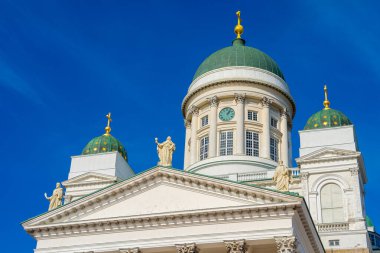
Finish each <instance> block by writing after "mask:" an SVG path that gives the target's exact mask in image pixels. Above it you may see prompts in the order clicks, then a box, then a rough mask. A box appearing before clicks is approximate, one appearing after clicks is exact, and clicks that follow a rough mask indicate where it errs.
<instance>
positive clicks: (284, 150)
mask: <svg viewBox="0 0 380 253" xmlns="http://www.w3.org/2000/svg"><path fill="white" fill-rule="evenodd" d="M280 131H281V133H282V139H281V160H282V161H283V162H284V165H285V166H286V167H289V153H288V149H289V147H288V111H287V109H286V108H284V109H283V110H282V111H281V127H280Z"/></svg>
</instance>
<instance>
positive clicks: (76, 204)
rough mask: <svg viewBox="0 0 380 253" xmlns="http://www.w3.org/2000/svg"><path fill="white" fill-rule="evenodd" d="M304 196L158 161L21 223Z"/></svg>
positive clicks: (166, 212) (171, 212)
mask: <svg viewBox="0 0 380 253" xmlns="http://www.w3.org/2000/svg"><path fill="white" fill-rule="evenodd" d="M301 201H302V198H299V197H297V196H292V195H288V194H284V193H281V192H276V191H273V190H268V189H263V188H258V187H255V186H251V185H244V184H239V183H236V182H230V181H226V180H222V179H217V178H211V177H207V176H203V175H198V174H192V173H188V172H183V171H177V170H174V169H168V168H164V167H156V168H154V169H151V170H148V171H146V172H144V173H142V174H140V175H137V176H135V177H133V178H130V179H128V180H125V181H122V182H118V183H115V184H114V185H112V186H109V187H106V188H104V189H102V190H99V191H97V192H95V193H93V194H90V195H88V196H86V197H83V198H81V199H78V200H76V201H73V202H71V203H69V204H66V205H64V206H62V207H60V208H57V209H55V210H52V211H50V212H47V213H45V214H43V215H41V216H38V217H36V218H33V219H31V220H28V221H26V222H24V223H23V226H24V227H25V228H26V229H27V228H28V227H30V228H32V227H33V228H36V227H46V226H50V225H54V224H60V225H65V224H66V225H67V224H75V223H87V222H98V221H104V220H112V221H115V220H122V219H134V218H138V219H144V218H147V217H163V216H171V217H172V216H175V215H178V214H184V213H189V214H193V213H195V212H215V211H217V210H226V211H227V210H230V209H231V208H232V209H233V208H241V207H263V208H264V207H265V208H266V209H265V210H268V206H276V205H279V206H281V205H284V204H287V203H300V202H301Z"/></svg>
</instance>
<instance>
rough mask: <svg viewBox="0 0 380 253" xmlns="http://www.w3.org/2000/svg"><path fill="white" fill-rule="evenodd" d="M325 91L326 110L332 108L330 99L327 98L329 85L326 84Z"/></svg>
mask: <svg viewBox="0 0 380 253" xmlns="http://www.w3.org/2000/svg"><path fill="white" fill-rule="evenodd" d="M324 91H325V101H323V105H324V106H325V110H328V109H330V101H329V100H328V98H327V85H325V87H324Z"/></svg>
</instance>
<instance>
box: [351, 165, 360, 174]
mask: <svg viewBox="0 0 380 253" xmlns="http://www.w3.org/2000/svg"><path fill="white" fill-rule="evenodd" d="M350 172H351V176H357V175H359V168H358V167H355V168H350Z"/></svg>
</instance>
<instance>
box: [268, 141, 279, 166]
mask: <svg viewBox="0 0 380 253" xmlns="http://www.w3.org/2000/svg"><path fill="white" fill-rule="evenodd" d="M270 159H272V160H273V161H276V162H278V140H277V139H275V138H270Z"/></svg>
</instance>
